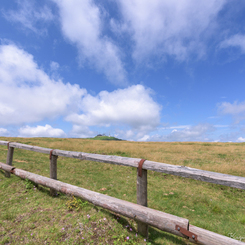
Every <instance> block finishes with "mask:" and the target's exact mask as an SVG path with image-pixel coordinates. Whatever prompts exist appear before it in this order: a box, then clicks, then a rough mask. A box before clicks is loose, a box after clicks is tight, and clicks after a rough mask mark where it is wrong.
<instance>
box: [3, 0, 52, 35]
mask: <svg viewBox="0 0 245 245" xmlns="http://www.w3.org/2000/svg"><path fill="white" fill-rule="evenodd" d="M17 3H18V5H19V6H20V8H19V9H18V10H17V11H13V10H10V11H6V10H5V11H2V12H3V15H4V17H5V18H6V19H7V20H9V21H11V22H19V23H20V24H21V25H22V26H23V27H24V28H26V29H29V30H31V31H33V32H35V33H36V34H44V33H46V32H47V30H46V28H45V27H44V23H47V22H49V21H51V20H53V19H54V16H53V14H52V11H51V10H50V8H48V7H47V6H43V7H39V8H38V10H36V9H37V8H35V6H34V2H33V1H29V0H21V1H20V0H18V1H17Z"/></svg>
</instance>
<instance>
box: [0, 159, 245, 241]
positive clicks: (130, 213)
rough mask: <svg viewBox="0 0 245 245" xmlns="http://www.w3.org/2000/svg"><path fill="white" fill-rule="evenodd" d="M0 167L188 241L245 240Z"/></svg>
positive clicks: (4, 165) (68, 185)
mask: <svg viewBox="0 0 245 245" xmlns="http://www.w3.org/2000/svg"><path fill="white" fill-rule="evenodd" d="M0 168H1V169H3V170H4V171H8V172H11V173H12V174H14V175H16V176H19V177H21V178H22V179H29V180H31V181H33V182H34V183H36V184H40V185H43V186H46V187H49V188H52V189H54V190H56V191H59V192H62V193H65V194H69V195H74V196H76V197H80V198H82V199H84V200H87V201H89V202H91V203H93V204H94V205H96V206H100V207H102V208H105V209H108V210H110V211H113V212H115V213H118V214H121V215H123V216H126V217H128V218H131V219H134V220H137V221H140V222H143V223H145V224H148V225H151V226H153V227H156V228H158V229H159V230H162V231H166V232H168V233H172V234H174V235H177V236H180V237H185V238H188V237H189V240H190V242H193V243H196V244H209V245H217V244H222V245H231V244H234V245H239V244H245V243H243V242H241V241H237V240H234V239H232V238H229V237H226V236H222V235H219V234H216V233H214V232H211V231H208V230H205V229H202V228H199V227H196V226H192V225H189V220H187V219H185V218H181V217H178V216H175V215H172V214H168V213H164V212H161V211H157V210H154V209H151V208H147V207H144V206H141V205H138V204H134V203H131V202H128V201H124V200H121V199H117V198H114V197H111V196H107V195H104V194H100V193H97V192H94V191H90V190H87V189H83V188H81V187H77V186H74V185H70V184H67V183H64V182H61V181H58V180H53V179H50V178H47V177H44V176H41V175H37V174H34V173H30V172H27V171H24V170H22V169H17V168H14V167H12V166H9V165H7V164H4V163H1V162H0Z"/></svg>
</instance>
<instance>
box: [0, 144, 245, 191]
mask: <svg viewBox="0 0 245 245" xmlns="http://www.w3.org/2000/svg"><path fill="white" fill-rule="evenodd" d="M7 144H8V142H7V141H0V145H6V146H7ZM9 147H13V148H19V149H24V150H30V151H35V152H39V153H45V154H50V151H51V150H52V149H49V148H43V147H38V146H30V145H25V144H20V143H14V142H10V143H9ZM52 154H53V155H55V156H62V157H71V158H77V159H81V160H89V161H95V162H105V163H110V164H116V165H122V166H129V167H135V168H138V163H139V162H140V160H141V159H139V158H129V157H120V156H111V155H100V154H92V153H85V152H75V151H63V150H57V149H55V150H53V151H52ZM142 169H145V170H151V171H156V172H162V173H167V174H172V175H177V176H181V177H185V178H191V179H195V180H201V181H205V182H209V183H214V184H219V185H225V186H230V187H234V188H238V189H243V190H245V177H239V176H233V175H228V174H221V173H216V172H211V171H205V170H200V169H196V168H190V167H185V166H178V165H171V164H166V163H159V162H153V161H148V160H146V161H145V162H144V164H143V167H142Z"/></svg>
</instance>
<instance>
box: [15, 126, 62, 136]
mask: <svg viewBox="0 0 245 245" xmlns="http://www.w3.org/2000/svg"><path fill="white" fill-rule="evenodd" d="M19 133H20V135H19V137H65V136H66V134H65V132H64V131H63V130H62V129H59V128H52V127H51V126H50V125H48V124H46V125H45V126H36V127H30V126H25V127H22V128H20V129H19Z"/></svg>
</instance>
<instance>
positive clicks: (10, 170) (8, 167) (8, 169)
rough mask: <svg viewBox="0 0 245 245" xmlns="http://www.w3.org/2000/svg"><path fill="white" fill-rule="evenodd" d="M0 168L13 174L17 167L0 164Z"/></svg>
mask: <svg viewBox="0 0 245 245" xmlns="http://www.w3.org/2000/svg"><path fill="white" fill-rule="evenodd" d="M0 168H1V169H2V170H4V171H7V172H9V173H12V171H13V169H15V167H13V166H10V165H7V164H4V163H0Z"/></svg>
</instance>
